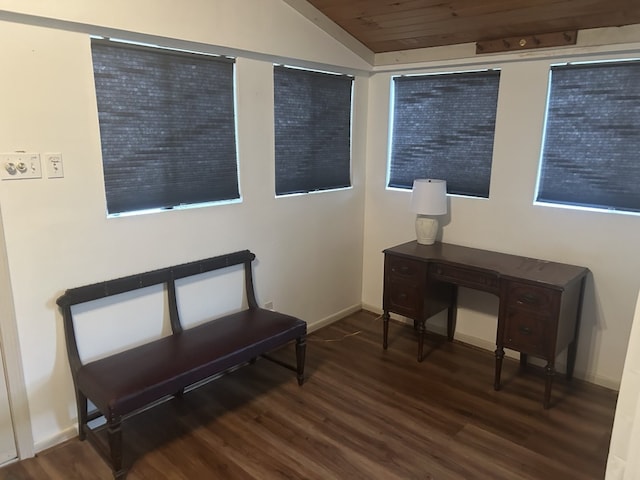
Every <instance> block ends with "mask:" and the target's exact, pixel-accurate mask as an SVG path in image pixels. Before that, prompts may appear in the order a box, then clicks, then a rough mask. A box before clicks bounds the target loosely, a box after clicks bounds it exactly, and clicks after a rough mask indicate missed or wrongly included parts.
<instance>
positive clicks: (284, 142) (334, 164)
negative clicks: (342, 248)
mask: <svg viewBox="0 0 640 480" xmlns="http://www.w3.org/2000/svg"><path fill="white" fill-rule="evenodd" d="M273 76H274V121H275V163H276V166H275V169H276V172H275V175H276V179H275V180H276V195H287V194H292V193H306V192H312V191H316V190H328V189H334V188H341V187H348V186H350V185H351V92H352V85H353V78H352V77H350V76H347V75H332V74H328V73H320V72H313V71H308V70H299V69H295V68H289V67H284V66H275V67H274V71H273Z"/></svg>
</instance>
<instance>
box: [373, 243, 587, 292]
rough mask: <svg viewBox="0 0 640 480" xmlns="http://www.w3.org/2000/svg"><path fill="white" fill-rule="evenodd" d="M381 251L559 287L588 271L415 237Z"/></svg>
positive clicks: (562, 264)
mask: <svg viewBox="0 0 640 480" xmlns="http://www.w3.org/2000/svg"><path fill="white" fill-rule="evenodd" d="M384 253H385V254H386V253H389V254H392V255H398V256H402V257H407V258H411V259H414V260H421V261H425V262H439V263H447V264H451V265H458V266H462V267H471V268H474V269H482V270H486V271H490V272H495V273H496V275H498V276H500V277H510V278H512V279H516V280H527V281H531V282H535V283H545V284H549V285H554V286H558V287H563V286H564V285H567V284H569V283H571V282H573V281H576V280H579V279H581V278H582V277H584V276H585V275H586V274H587V273H588V272H589V269H588V268H586V267H579V266H576V265H567V264H565V263H558V262H550V261H547V260H539V259H536V258H528V257H521V256H518V255H511V254H508V253H499V252H493V251H490V250H482V249H478V248H471V247H463V246H461V245H453V244H450V243H442V242H436V243H434V244H433V245H421V244H419V243H418V242H416V241H415V240H414V241H411V242H407V243H403V244H401V245H396V246H395V247H391V248H387V249H385V250H384Z"/></svg>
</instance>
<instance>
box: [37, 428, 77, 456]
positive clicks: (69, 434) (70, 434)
mask: <svg viewBox="0 0 640 480" xmlns="http://www.w3.org/2000/svg"><path fill="white" fill-rule="evenodd" d="M77 436H78V428H77V427H76V426H75V425H74V426H72V427H68V428H66V429H65V430H63V431H61V432H60V433H58V434H57V435H54V436H53V437H50V438H48V439H46V440H43V441H41V442H36V443H35V444H34V445H33V450H34V453H36V454H38V453H41V452H43V451H45V450H48V449H49V448H53V447H55V446H57V445H60V444H61V443H64V442H66V441H67V440H71V439H73V438H75V437H77Z"/></svg>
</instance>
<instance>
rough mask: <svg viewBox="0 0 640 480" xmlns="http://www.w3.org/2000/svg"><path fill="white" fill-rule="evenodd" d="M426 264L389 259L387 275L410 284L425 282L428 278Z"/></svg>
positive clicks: (398, 258)
mask: <svg viewBox="0 0 640 480" xmlns="http://www.w3.org/2000/svg"><path fill="white" fill-rule="evenodd" d="M426 272H427V270H426V264H425V263H424V262H417V261H415V260H409V259H406V258H401V257H392V256H390V257H387V271H386V274H387V275H389V277H390V278H398V279H403V280H406V281H409V282H420V283H422V282H423V281H424V278H425V277H426Z"/></svg>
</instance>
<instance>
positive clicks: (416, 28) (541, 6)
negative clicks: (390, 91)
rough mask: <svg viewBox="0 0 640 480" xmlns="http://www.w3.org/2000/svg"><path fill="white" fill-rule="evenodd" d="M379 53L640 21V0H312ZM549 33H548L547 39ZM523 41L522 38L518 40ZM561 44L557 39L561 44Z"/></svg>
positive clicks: (311, 2)
mask: <svg viewBox="0 0 640 480" xmlns="http://www.w3.org/2000/svg"><path fill="white" fill-rule="evenodd" d="M308 2H309V3H310V4H311V5H313V6H314V7H315V8H316V9H318V10H319V11H320V12H322V13H323V14H324V15H325V16H327V17H328V18H329V19H330V20H332V21H333V22H335V23H336V24H337V25H339V26H340V27H342V28H343V29H344V30H345V31H347V32H348V33H349V34H351V35H352V36H353V37H355V38H356V39H357V40H359V41H360V42H361V43H362V44H364V45H365V46H366V47H368V48H369V49H370V50H371V51H373V52H374V53H382V52H390V51H397V50H409V49H415V48H425V47H435V46H441V45H453V44H458V43H469V42H480V41H494V40H500V41H501V42H503V43H504V45H508V42H507V41H505V40H503V39H509V38H516V39H517V38H518V37H523V38H524V37H528V38H531V39H533V41H534V42H536V43H537V44H538V45H537V46H551V45H552V43H549V44H548V45H545V44H544V42H543V44H540V41H539V38H547V39H548V41H549V42H552V41H553V38H554V37H553V36H554V35H556V36H557V38H558V39H559V40H561V41H562V40H563V38H562V37H561V36H560V35H564V39H565V40H570V39H569V35H568V34H567V33H564V32H570V31H573V32H574V33H573V38H572V40H574V41H575V31H576V30H581V29H589V28H597V27H612V26H622V25H631V24H640V0H308ZM545 35H546V37H545ZM516 41H517V40H516ZM556 44H557V43H556Z"/></svg>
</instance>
